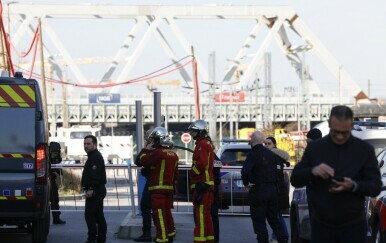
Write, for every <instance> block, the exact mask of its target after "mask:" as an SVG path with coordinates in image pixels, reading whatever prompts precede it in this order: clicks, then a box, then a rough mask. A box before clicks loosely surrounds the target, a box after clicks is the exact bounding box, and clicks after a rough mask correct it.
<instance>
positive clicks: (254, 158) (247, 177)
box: [241, 144, 278, 186]
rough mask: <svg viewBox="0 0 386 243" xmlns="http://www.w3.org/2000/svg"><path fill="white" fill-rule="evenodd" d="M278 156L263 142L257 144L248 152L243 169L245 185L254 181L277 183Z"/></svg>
mask: <svg viewBox="0 0 386 243" xmlns="http://www.w3.org/2000/svg"><path fill="white" fill-rule="evenodd" d="M277 159H278V157H277V156H276V155H275V154H274V153H273V152H272V151H271V150H269V149H267V148H266V147H264V146H263V145H262V144H257V145H255V146H254V147H253V148H252V150H251V151H250V152H249V153H248V155H247V158H246V159H245V162H244V164H243V168H242V169H241V178H242V180H243V183H244V185H245V186H247V185H248V184H249V183H253V184H255V185H256V186H258V185H261V184H267V183H272V184H275V183H276V180H277V172H276V163H277Z"/></svg>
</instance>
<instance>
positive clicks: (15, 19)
mask: <svg viewBox="0 0 386 243" xmlns="http://www.w3.org/2000/svg"><path fill="white" fill-rule="evenodd" d="M4 16H9V18H10V19H9V20H10V22H11V23H12V24H13V25H15V24H16V23H19V25H18V26H17V28H16V32H15V33H13V34H12V35H11V37H12V42H13V44H14V45H15V46H16V45H17V44H18V43H19V41H20V40H21V38H22V37H23V35H25V34H26V33H28V34H30V35H31V36H32V34H33V29H32V27H31V23H32V21H33V20H34V19H36V18H40V19H41V22H42V30H43V33H44V38H45V39H46V40H47V39H49V40H50V41H51V42H52V43H53V46H54V48H55V49H56V50H53V49H48V48H47V45H45V50H44V52H45V56H46V57H49V56H50V57H51V59H55V57H54V53H58V52H59V53H60V54H61V55H62V57H63V60H64V63H65V65H66V66H67V67H68V69H69V70H70V71H71V73H72V75H73V76H74V80H77V82H78V83H79V84H89V83H90V80H89V79H88V78H87V77H86V76H85V75H84V74H83V73H82V71H81V70H80V68H79V67H78V66H77V63H76V62H75V61H74V58H73V57H72V55H71V54H70V52H69V51H68V49H67V48H66V46H65V43H63V42H62V40H61V39H60V38H59V37H58V35H57V34H56V31H59V30H54V28H52V26H51V25H50V23H49V21H48V19H53V18H56V19H87V18H88V19H122V20H135V24H134V26H133V27H132V29H131V30H130V32H129V33H128V34H127V37H126V39H124V40H123V42H122V45H121V46H120V47H118V48H117V52H116V53H115V55H114V58H113V60H112V61H111V63H110V64H109V65H108V67H107V68H106V71H105V72H104V74H103V76H102V77H101V78H100V79H99V83H103V82H106V81H109V80H111V78H112V77H113V74H114V73H116V71H117V69H118V65H120V64H122V65H123V68H122V69H120V73H118V74H115V75H116V77H117V78H115V82H122V81H125V80H127V79H128V78H129V74H130V73H131V71H132V70H133V67H134V65H135V63H136V62H138V58H139V57H140V56H141V54H142V52H143V50H144V49H145V47H146V45H148V43H149V39H150V37H152V36H155V37H156V39H157V40H158V41H159V43H160V44H161V46H162V49H163V50H164V51H165V53H166V55H167V56H168V58H170V60H172V61H176V60H177V59H178V58H177V57H178V55H177V53H176V51H175V50H174V49H173V46H172V45H171V44H170V40H168V39H167V37H168V38H171V37H174V38H175V39H176V40H177V42H178V43H179V44H180V45H181V47H182V49H183V50H184V52H185V54H187V55H189V54H191V46H192V44H191V43H189V41H188V39H187V38H186V37H185V36H184V34H183V33H182V31H181V30H180V28H179V26H178V23H177V22H178V20H181V19H183V20H185V19H190V20H197V21H200V20H203V19H205V20H228V21H229V20H240V19H242V20H252V21H255V23H256V24H255V26H254V27H253V28H252V30H251V31H250V33H249V34H248V35H247V36H246V39H245V42H244V44H243V45H242V46H241V48H240V49H239V51H238V53H237V55H236V56H235V58H234V59H233V63H232V65H231V67H230V69H229V71H228V72H227V73H226V74H225V75H224V77H223V79H222V80H223V81H229V80H230V79H231V77H232V75H233V73H234V71H235V70H237V68H238V66H239V65H240V64H241V62H242V59H243V58H244V57H245V56H246V55H251V54H252V55H253V59H252V61H251V62H250V63H249V64H248V67H247V68H246V70H245V72H244V74H243V75H242V77H241V80H240V83H239V87H246V86H247V85H248V84H250V83H251V82H252V81H253V75H254V74H255V73H256V69H257V67H258V65H257V64H258V62H259V61H260V60H261V59H262V57H263V55H264V53H265V52H267V50H268V47H269V45H270V44H271V42H273V41H274V40H275V41H276V43H277V44H278V45H279V47H280V49H281V50H282V52H283V53H284V55H285V56H286V57H287V59H288V61H289V62H290V64H291V65H292V67H293V68H294V70H295V71H296V73H297V74H298V76H299V77H300V78H301V79H302V77H303V76H304V72H305V71H304V69H302V68H301V67H302V65H303V64H302V60H301V58H300V57H299V55H298V54H299V53H300V52H308V51H313V52H315V53H316V55H317V56H318V57H319V59H320V60H321V61H322V63H324V65H325V66H326V67H327V69H328V70H329V71H330V72H331V73H332V74H333V76H334V77H336V80H338V79H340V81H341V84H342V87H344V88H345V89H346V90H347V94H349V95H351V97H352V96H354V97H356V96H358V94H363V92H362V91H361V88H360V87H359V86H358V85H357V83H356V82H354V81H353V80H352V78H351V77H350V75H349V74H348V73H347V72H346V71H345V70H344V69H343V68H341V67H342V65H340V63H339V62H338V61H337V60H336V59H335V58H334V57H333V56H332V55H331V53H329V51H328V50H327V49H326V48H325V47H324V46H323V44H322V43H321V41H319V39H318V38H317V37H316V36H315V35H314V34H313V33H312V32H311V30H310V29H309V28H308V27H307V26H306V25H305V23H304V22H303V21H302V20H301V18H300V17H299V16H298V15H297V14H296V12H295V11H294V10H293V9H292V8H291V7H286V6H280V7H269V6H221V5H220V6H151V5H146V6H118V5H100V4H98V5H93V4H87V5H85V4H83V5H65V4H62V5H52V4H49V5H48V4H46V5H42V4H32V3H31V4H27V3H17V2H15V3H10V4H8V5H7V7H6V8H5V9H4ZM161 22H166V23H167V26H168V27H169V30H168V31H164V30H162V29H161V27H160V23H161ZM263 28H268V30H269V31H268V34H267V35H266V36H265V38H264V40H263V42H262V43H257V40H256V35H257V34H258V33H259V32H260V31H261V29H263ZM143 30H145V31H144V32H143V35H140V33H142V32H141V31H143ZM288 31H293V32H294V33H295V34H296V35H298V36H299V37H300V39H301V40H302V41H303V43H304V44H302V45H294V44H293V43H291V41H290V39H289V37H288V33H287V32H288ZM169 33H171V34H169ZM134 40H136V42H134ZM89 41H92V40H89ZM252 46H258V47H259V48H258V50H257V52H255V53H248V52H251V47H252ZM129 48H130V50H133V51H132V53H131V55H130V56H128V58H127V55H128V54H127V53H128V50H129ZM203 58H204V57H200V56H196V60H197V62H198V72H199V76H200V80H201V81H203V82H207V83H210V80H209V79H210V78H209V77H208V71H207V69H206V68H205V67H204V65H203V64H202V61H201V60H202V59H203ZM123 60H124V61H123ZM49 61H50V62H51V63H53V64H54V65H53V67H54V68H55V69H56V73H57V75H58V77H59V78H60V79H62V80H63V77H62V75H61V74H62V70H60V68H61V67H60V65H55V63H57V61H55V60H49ZM178 65H180V64H178V63H176V66H178ZM302 70H303V71H302ZM180 74H181V76H182V78H183V79H184V81H185V82H186V83H187V84H188V85H189V86H192V85H191V83H192V82H191V80H192V79H191V77H190V75H189V74H188V72H187V71H186V70H185V69H180ZM307 79H308V80H309V81H312V77H311V75H310V74H309V73H308V74H307ZM302 80H303V79H302ZM117 89H119V87H114V88H113V89H112V90H111V92H117ZM283 106H285V105H283ZM289 106H290V105H289ZM80 107H82V106H79V109H82V108H80ZM106 107H108V106H106ZM106 107H105V108H104V109H103V110H106V109H108V108H106ZM118 107H119V106H118ZM176 107H179V106H178V105H176ZM69 108H70V110H71V109H72V107H69ZM74 109H75V108H74ZM95 109H97V108H95ZM175 109H177V110H178V109H183V108H182V107H179V108H175ZM186 109H187V110H189V111H190V110H191V107H189V108H186ZM115 110H116V111H117V112H118V111H121V110H119V109H115ZM122 110H125V109H123V108H122ZM126 111H131V108H130V109H129V110H127V109H126ZM90 112H91V111H90ZM93 112H96V113H95V114H99V113H98V112H97V111H96V110H94V109H93ZM273 112H274V111H273ZM93 114H94V113H93ZM129 114H131V113H130V112H128V114H127V116H128V117H126V118H125V119H128V120H130V119H131V118H130V115H129ZM187 114H188V113H187ZM187 114H185V115H187ZM94 118H95V117H94V116H89V118H88V119H94ZM77 119H80V120H82V119H81V118H77ZM117 119H118V118H117ZM119 119H121V118H119ZM122 119H123V118H122ZM171 119H173V118H172V117H171ZM179 119H182V117H181V118H179ZM177 120H178V119H177Z"/></svg>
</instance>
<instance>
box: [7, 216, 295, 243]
mask: <svg viewBox="0 0 386 243" xmlns="http://www.w3.org/2000/svg"><path fill="white" fill-rule="evenodd" d="M127 216H128V212H105V217H106V220H107V225H108V231H107V242H108V243H118V242H134V241H133V240H131V239H118V231H119V228H120V226H121V224H122V222H124V221H125V218H126V217H127ZM173 216H174V219H175V223H176V227H177V236H176V239H175V241H174V242H175V243H183V242H193V228H194V222H193V216H192V215H191V214H177V213H175V214H174V215H173ZM129 217H131V216H129ZM61 218H62V219H63V220H65V221H67V223H66V224H65V225H51V227H50V233H49V235H48V240H47V243H82V242H85V241H86V239H87V226H86V223H85V220H84V216H83V212H81V211H79V212H62V215H61ZM127 219H128V220H130V218H127ZM133 221H137V222H140V217H138V218H135V219H133ZM288 221H289V220H288V218H286V222H287V227H288V226H289V222H288ZM268 228H269V227H268ZM269 230H270V229H269ZM153 233H155V232H153ZM135 234H138V230H137V231H136V232H133V237H135V236H136V235H135ZM0 242H2V243H8V242H11V243H28V242H31V236H30V235H27V234H0ZM220 242H221V243H234V242H245V243H249V242H251V243H252V242H256V236H255V234H254V233H253V227H252V221H251V218H250V217H249V216H220Z"/></svg>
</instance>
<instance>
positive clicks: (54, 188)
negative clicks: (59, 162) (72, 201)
mask: <svg viewBox="0 0 386 243" xmlns="http://www.w3.org/2000/svg"><path fill="white" fill-rule="evenodd" d="M57 174H61V170H60V169H51V170H50V175H49V177H50V182H51V197H50V202H51V210H52V211H51V212H52V223H53V224H65V223H66V221H64V220H61V219H60V214H61V212H60V211H59V208H60V207H59V193H58V190H59V189H58V185H57V183H56V177H57Z"/></svg>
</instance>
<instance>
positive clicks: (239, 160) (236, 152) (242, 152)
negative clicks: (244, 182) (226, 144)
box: [220, 148, 250, 165]
mask: <svg viewBox="0 0 386 243" xmlns="http://www.w3.org/2000/svg"><path fill="white" fill-rule="evenodd" d="M249 151H250V149H241V148H239V149H227V150H225V151H224V152H223V153H222V154H221V158H220V159H221V162H222V163H223V165H243V163H244V161H245V159H246V157H247V154H248V153H249Z"/></svg>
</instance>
